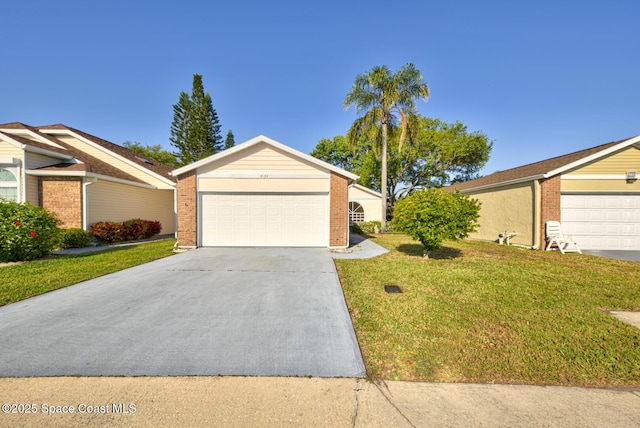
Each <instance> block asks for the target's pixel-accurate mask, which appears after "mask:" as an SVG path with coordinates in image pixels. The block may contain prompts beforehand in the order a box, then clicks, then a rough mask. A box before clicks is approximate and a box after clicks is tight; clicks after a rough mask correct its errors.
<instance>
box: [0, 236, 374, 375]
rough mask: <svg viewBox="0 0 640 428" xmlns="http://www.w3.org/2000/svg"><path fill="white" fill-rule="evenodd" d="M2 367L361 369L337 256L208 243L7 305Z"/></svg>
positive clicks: (199, 371) (74, 370)
mask: <svg viewBox="0 0 640 428" xmlns="http://www.w3.org/2000/svg"><path fill="white" fill-rule="evenodd" d="M0 344H1V345H0V346H1V348H0V376H20V377H22V376H184V375H249V376H321V377H360V376H363V375H364V374H365V369H364V364H363V362H362V357H361V354H360V350H359V347H358V343H357V340H356V338H355V334H354V331H353V326H352V324H351V319H350V317H349V314H348V311H347V308H346V305H345V301H344V296H343V294H342V289H341V287H340V283H339V280H338V276H337V274H336V270H335V266H334V264H333V261H332V259H331V255H330V253H329V252H328V251H327V250H326V249H320V248H302V249H300V248H295V249H294V248H200V249H197V250H192V251H189V252H186V253H182V254H178V255H174V256H172V257H169V258H166V259H162V260H157V261H155V262H151V263H147V264H145V265H141V266H137V267H134V268H131V269H127V270H123V271H120V272H116V273H113V274H110V275H106V276H104V277H101V278H97V279H94V280H90V281H86V282H83V283H80V284H76V285H74V286H71V287H67V288H64V289H60V290H56V291H53V292H50V293H47V294H44V295H41V296H37V297H33V298H30V299H27V300H25V301H22V302H18V303H14V304H11V305H7V306H4V307H0Z"/></svg>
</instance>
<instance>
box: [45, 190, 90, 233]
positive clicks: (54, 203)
mask: <svg viewBox="0 0 640 428" xmlns="http://www.w3.org/2000/svg"><path fill="white" fill-rule="evenodd" d="M38 198H39V200H40V206H41V207H43V208H46V209H48V210H49V211H51V212H53V213H54V214H55V215H56V216H57V217H58V218H59V219H60V221H61V223H60V227H62V228H72V227H77V228H82V178H80V177H39V179H38Z"/></svg>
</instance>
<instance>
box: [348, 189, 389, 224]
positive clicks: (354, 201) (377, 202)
mask: <svg viewBox="0 0 640 428" xmlns="http://www.w3.org/2000/svg"><path fill="white" fill-rule="evenodd" d="M381 218H382V195H381V194H380V193H379V192H376V191H375V190H371V189H369V188H367V187H364V186H361V185H359V184H354V185H352V186H351V187H349V221H350V222H351V223H355V222H360V221H380V220H381Z"/></svg>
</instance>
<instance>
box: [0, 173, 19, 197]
mask: <svg viewBox="0 0 640 428" xmlns="http://www.w3.org/2000/svg"><path fill="white" fill-rule="evenodd" d="M0 199H8V200H10V201H17V200H18V180H17V179H16V176H15V175H14V174H13V173H12V172H11V171H9V170H8V169H6V168H0Z"/></svg>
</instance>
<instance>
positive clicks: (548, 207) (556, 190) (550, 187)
mask: <svg viewBox="0 0 640 428" xmlns="http://www.w3.org/2000/svg"><path fill="white" fill-rule="evenodd" d="M560 181H561V179H560V174H558V175H554V176H553V177H550V178H547V179H542V180H540V248H541V249H544V248H545V247H546V245H547V242H546V233H545V226H546V224H547V222H548V221H561V219H560Z"/></svg>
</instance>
